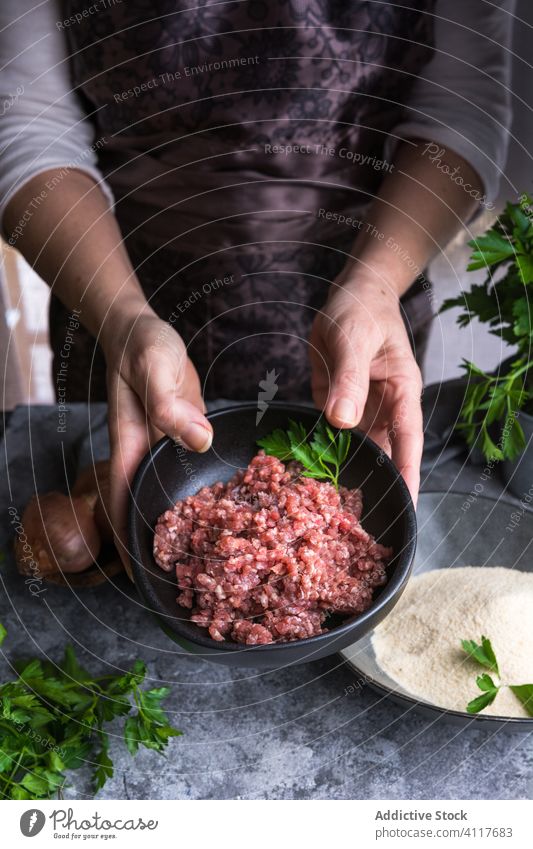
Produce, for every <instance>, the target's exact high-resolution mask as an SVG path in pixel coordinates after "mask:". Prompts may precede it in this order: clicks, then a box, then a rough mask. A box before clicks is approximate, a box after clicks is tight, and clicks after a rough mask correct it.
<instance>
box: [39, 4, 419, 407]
mask: <svg viewBox="0 0 533 849" xmlns="http://www.w3.org/2000/svg"><path fill="white" fill-rule="evenodd" d="M189 5H190V4H189V2H182V1H181V0H159V2H153V0H128V2H126V0H123V2H118V0H115V2H113V0H106V4H105V5H104V4H102V8H99V11H98V13H97V14H95V15H91V16H88V17H85V18H82V20H81V23H76V24H73V25H72V26H70V27H68V28H67V33H68V38H69V41H70V51H71V68H72V76H73V83H74V86H75V87H76V89H77V91H78V92H79V94H80V96H81V98H82V99H83V102H84V104H85V107H86V109H87V112H88V113H90V114H91V115H92V116H93V117H92V120H93V121H94V123H95V125H96V142H95V146H96V148H97V150H98V159H99V165H100V167H101V168H102V170H103V172H104V174H105V176H106V179H107V181H108V183H109V185H110V186H111V188H112V190H113V192H114V194H115V198H116V210H115V212H116V215H117V218H118V221H119V224H120V227H121V229H122V232H123V235H124V238H125V240H126V245H127V248H128V251H129V254H130V257H131V259H132V262H133V265H134V267H135V269H136V271H137V274H138V276H139V279H140V281H141V285H142V287H143V290H144V292H145V293H146V297H147V299H148V300H149V301H150V303H151V304H152V306H153V307H154V309H155V311H156V312H157V314H158V315H159V316H160V317H161V318H162V319H164V320H166V321H169V322H170V323H171V324H172V326H173V327H174V328H175V329H176V330H177V331H178V332H179V333H180V335H181V336H182V337H183V338H184V340H185V341H186V343H187V345H188V346H189V352H190V356H191V358H192V360H193V362H194V363H195V365H196V367H197V369H198V371H199V373H200V376H201V379H202V382H203V386H204V392H205V395H206V397H207V398H213V397H226V398H235V399H243V398H251V397H256V396H257V390H258V383H259V381H261V380H263V379H264V377H265V374H266V372H267V371H268V370H270V369H272V368H273V369H275V371H276V372H277V373H278V374H279V378H278V385H279V391H278V395H277V397H278V398H279V399H282V398H292V399H300V400H304V399H309V398H310V391H309V362H308V342H307V340H308V336H309V331H310V327H311V323H312V321H313V318H314V316H315V314H316V311H317V310H318V309H319V308H320V306H321V305H322V304H323V303H324V301H325V298H326V294H327V291H328V287H329V285H330V281H331V280H333V279H334V277H335V276H336V275H337V274H338V273H339V271H340V270H341V268H342V266H343V265H344V263H345V261H346V255H347V253H348V252H349V251H350V248H351V245H352V243H353V241H354V239H355V236H356V235H357V226H364V211H365V208H366V206H367V205H368V203H369V201H370V200H371V198H372V197H373V196H374V195H375V193H376V191H377V190H378V188H379V185H380V183H381V181H382V179H383V178H384V176H385V175H386V174H387V173H388V172H389V171H390V169H391V163H388V162H385V161H383V148H384V143H385V140H386V138H387V135H388V134H389V133H390V132H391V130H393V128H394V126H395V125H396V124H397V123H398V122H399V121H400V120H401V118H402V114H403V111H404V104H405V103H406V101H407V99H408V97H409V93H410V91H411V87H412V84H413V81H414V79H415V77H416V75H417V74H418V73H419V72H420V71H421V69H422V68H423V67H424V65H425V64H426V63H427V62H428V61H429V59H430V58H431V55H432V39H433V31H432V16H431V14H428V13H431V12H432V10H433V7H434V0H403V2H402V3H401V4H395V3H392V2H360V0H309V1H307V0H245V2H227V3H219V2H217V3H213V2H211V3H207V2H202V0H200V2H198V3H197V4H196V5H195V6H194V8H188V6H189ZM85 6H86V3H85V0H70V2H67V3H66V4H65V8H64V11H65V17H69V16H71V15H75V14H76V13H78V12H83V9H84V8H85ZM328 213H333V214H332V215H328ZM342 215H344V216H346V217H349V218H351V219H352V222H351V223H348V224H347V223H342V222H341V223H339V216H342ZM354 219H355V222H356V224H355V225H354V224H353V220H354ZM358 222H362V224H360V225H358ZM426 285H427V284H426ZM404 307H405V312H406V317H407V321H408V324H409V327H410V330H411V332H412V334H413V337H414V340H415V341H416V342H417V353H420V352H421V347H422V346H423V340H424V333H422V330H423V329H426V328H427V325H428V322H429V318H430V315H431V304H430V299H429V298H428V297H427V293H426V292H424V291H423V286H422V282H421V281H418V282H417V283H416V284H415V286H414V287H413V289H412V290H411V291H410V292H409V293H408V296H407V297H406V298H405V300H404ZM82 318H83V317H82ZM67 324H68V314H67V312H66V311H65V310H64V309H63V307H62V306H61V305H60V304H59V302H58V301H57V300H56V299H55V298H54V299H53V302H52V306H51V341H52V346H53V348H54V352H55V355H56V361H57V359H58V354H59V350H60V349H61V346H62V342H63V340H64V335H65V327H66V326H67ZM56 367H57V366H56ZM89 393H90V397H91V398H92V399H93V400H100V399H103V398H104V397H105V367H104V363H103V358H102V356H101V353H100V352H99V350H97V349H96V346H95V343H94V341H93V340H92V339H91V337H90V336H89V334H88V333H86V332H85V331H83V329H82V328H80V330H79V331H78V332H77V334H76V338H75V344H74V345H73V346H72V353H71V361H70V363H69V391H68V393H67V394H68V399H67V400H70V401H74V400H87V398H88V397H89Z"/></svg>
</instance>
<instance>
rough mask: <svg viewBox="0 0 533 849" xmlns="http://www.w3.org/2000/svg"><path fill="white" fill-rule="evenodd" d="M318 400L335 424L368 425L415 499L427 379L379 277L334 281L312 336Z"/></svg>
mask: <svg viewBox="0 0 533 849" xmlns="http://www.w3.org/2000/svg"><path fill="white" fill-rule="evenodd" d="M310 356H311V366H312V388H313V399H314V402H315V404H316V405H317V406H318V407H319V408H320V409H322V410H324V412H325V414H326V417H327V418H328V420H329V421H330V422H331V424H332V425H334V426H335V427H339V428H342V427H355V426H356V425H357V426H358V427H360V428H361V429H362V430H364V431H365V432H366V433H368V435H369V436H370V437H371V439H373V440H374V441H375V442H377V444H378V445H379V446H380V447H381V448H382V449H383V451H385V452H386V453H387V454H389V455H390V456H392V459H393V460H394V462H395V463H396V466H397V467H398V469H399V471H400V473H401V474H402V475H403V477H404V480H405V482H406V484H407V486H408V487H409V490H410V492H411V496H412V498H413V501H414V502H415V504H416V499H417V496H418V488H419V484H420V461H421V457H422V447H423V424H422V408H421V402H420V399H421V392H422V377H421V374H420V369H419V368H418V366H417V363H416V360H415V358H414V356H413V352H412V350H411V346H410V343H409V338H408V335H407V331H406V328H405V325H404V322H403V319H402V315H401V312H400V302H399V298H398V296H397V295H396V293H395V292H394V290H393V289H392V288H389V286H388V285H386V284H385V283H384V282H383V281H382V280H380V279H379V278H378V277H377V276H372V275H369V274H366V273H365V274H360V276H356V275H353V276H352V278H351V279H350V280H349V281H347V282H344V281H343V280H342V278H340V279H338V280H337V281H335V282H334V283H333V284H332V287H331V291H330V295H329V298H328V300H327V302H326V304H325V305H324V307H323V308H322V310H321V311H320V313H318V315H317V317H316V318H315V321H314V324H313V328H312V331H311V337H310Z"/></svg>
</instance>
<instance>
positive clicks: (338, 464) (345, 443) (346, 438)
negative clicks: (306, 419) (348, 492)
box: [257, 419, 352, 489]
mask: <svg viewBox="0 0 533 849" xmlns="http://www.w3.org/2000/svg"><path fill="white" fill-rule="evenodd" d="M351 439H352V435H351V433H350V431H349V430H341V431H339V432H338V434H337V436H335V434H334V433H333V431H332V429H331V428H330V427H329V425H327V424H325V422H324V421H320V422H319V423H318V424H317V426H316V427H315V428H314V430H313V432H312V433H311V434H310V435H309V434H308V433H307V431H306V429H305V427H304V425H303V424H302V423H301V422H295V421H293V420H292V419H289V427H288V429H287V430H282V429H281V428H277V429H276V430H274V431H273V432H272V433H271V434H269V435H268V436H265V437H264V438H263V439H258V440H257V444H258V445H259V446H260V447H261V448H263V449H264V451H265V453H266V454H270V455H272V456H273V457H277V458H278V459H279V460H283V461H284V462H288V461H289V460H296V461H297V462H298V463H301V465H302V467H303V472H302V474H303V475H304V477H307V478H317V479H319V480H329V481H331V483H332V484H333V485H334V486H335V488H336V489H338V488H339V475H340V472H341V468H342V464H343V463H344V461H345V460H346V457H347V456H348V451H349V450H350V442H351Z"/></svg>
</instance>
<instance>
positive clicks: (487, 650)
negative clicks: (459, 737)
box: [461, 636, 533, 716]
mask: <svg viewBox="0 0 533 849" xmlns="http://www.w3.org/2000/svg"><path fill="white" fill-rule="evenodd" d="M461 646H462V648H463V651H464V652H466V654H467V655H468V656H469V657H471V658H472V660H475V661H476V662H477V663H479V665H480V666H484V667H485V668H486V669H489V670H490V671H491V672H493V673H495V674H496V675H497V676H498V678H499V677H500V670H499V668H498V661H497V660H496V655H495V654H494V650H493V648H492V645H491V642H490V640H489V639H488V638H487V637H483V636H482V637H481V643H480V644H478V643H476V642H475V640H462V642H461ZM476 684H477V685H478V687H479V689H480V690H481V691H482V694H481V696H477V698H475V699H472V701H471V702H468V704H467V706H466V710H467V712H468V713H479V712H480V711H482V710H483V709H484V708H486V707H488V706H489V705H491V704H492V703H493V701H494V699H495V698H496V696H497V695H498V693H499V692H500V690H501V689H503V687H505V686H508V687H509V689H510V690H511V691H512V692H513V693H514V694H515V696H516V697H517V698H518V699H519V700H520V701H521V702H522V704H523V705H524V707H525V709H526V711H527V712H528V714H529V715H530V716H533V684H509V685H505V684H501V683H500V684H496V683H495V681H494V680H493V678H492V677H491V676H490V675H489V674H488V673H487V672H484V673H483V674H482V675H478V677H477V678H476Z"/></svg>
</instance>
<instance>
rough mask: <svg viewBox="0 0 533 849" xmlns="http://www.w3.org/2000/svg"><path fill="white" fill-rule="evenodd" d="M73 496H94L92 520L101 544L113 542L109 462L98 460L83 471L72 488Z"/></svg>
mask: <svg viewBox="0 0 533 849" xmlns="http://www.w3.org/2000/svg"><path fill="white" fill-rule="evenodd" d="M72 494H73V495H86V494H96V496H97V500H96V506H95V508H94V518H95V520H96V524H97V526H98V530H99V531H100V536H101V538H102V541H103V542H113V538H114V535H113V526H112V525H111V521H110V519H109V515H110V514H109V460H99V461H98V462H97V463H93V465H92V466H87V467H86V468H85V469H83V470H82V471H81V472H80V473H79V475H78V477H77V478H76V483H75V484H74V486H73V488H72Z"/></svg>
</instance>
